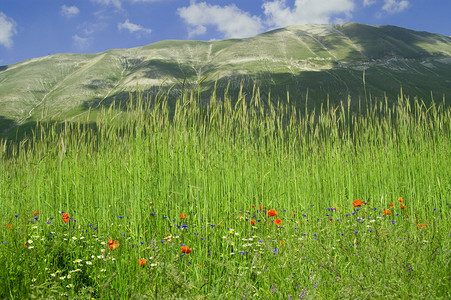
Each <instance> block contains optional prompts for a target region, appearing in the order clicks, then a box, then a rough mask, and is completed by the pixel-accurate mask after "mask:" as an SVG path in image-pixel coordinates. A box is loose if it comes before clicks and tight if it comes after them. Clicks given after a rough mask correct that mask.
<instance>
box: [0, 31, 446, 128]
mask: <svg viewBox="0 0 451 300" xmlns="http://www.w3.org/2000/svg"><path fill="white" fill-rule="evenodd" d="M363 75H365V76H363ZM363 78H365V83H366V85H365V87H366V90H365V89H364V84H363ZM200 82H202V84H201V85H200V89H201V90H202V91H203V96H204V97H205V100H207V99H208V97H209V95H210V93H211V91H212V89H213V86H214V85H215V83H216V85H217V92H218V95H219V96H221V95H223V92H224V89H226V88H227V87H228V89H229V94H230V95H234V94H236V93H238V90H239V88H240V85H241V84H244V92H245V93H247V94H250V93H251V92H252V88H253V87H254V85H257V86H259V87H260V91H261V93H262V95H263V96H265V95H266V94H267V93H268V92H269V91H271V98H272V99H277V98H280V99H281V100H282V101H283V100H284V99H286V93H287V90H288V91H289V92H290V100H291V101H295V103H296V104H297V105H298V106H302V105H303V104H304V103H305V97H306V94H307V91H308V95H309V103H311V105H314V104H315V103H319V102H321V101H323V100H324V99H326V98H329V99H330V101H331V102H332V103H336V102H339V101H341V100H344V99H346V98H347V96H348V95H350V96H351V97H352V99H355V100H356V101H355V103H357V99H358V98H359V97H360V98H361V99H365V95H366V97H369V95H371V97H373V98H381V97H383V96H384V95H385V94H386V95H388V96H389V98H390V97H393V98H395V97H394V96H395V95H396V94H398V93H399V91H400V88H401V87H402V89H403V92H404V93H405V94H407V95H410V96H412V97H414V96H418V97H420V98H423V99H424V100H425V101H426V102H427V101H429V100H430V99H431V92H432V95H433V96H434V97H435V98H436V99H438V100H442V99H443V96H445V97H446V99H449V98H450V97H451V38H450V37H446V36H443V35H439V34H432V33H427V32H418V31H412V30H408V29H404V28H399V27H394V26H369V25H363V24H356V23H348V24H342V25H304V26H289V27H286V28H281V29H276V30H273V31H270V32H266V33H263V34H260V35H257V36H255V37H251V38H247V39H229V40H222V41H212V42H200V41H161V42H157V43H154V44H150V45H147V46H144V47H139V48H133V49H115V50H109V51H105V52H103V53H97V54H88V55H81V54H55V55H50V56H46V57H41V58H35V59H30V60H26V61H23V62H19V63H16V64H13V65H9V66H3V67H0V132H2V133H3V134H5V133H6V132H8V131H10V130H11V129H13V128H14V127H15V126H17V125H21V124H25V123H26V122H30V121H33V120H36V119H44V120H47V119H48V120H50V119H52V120H64V119H68V118H69V119H75V118H77V117H78V116H80V115H82V114H83V113H84V112H86V111H87V110H88V109H91V110H96V109H97V108H99V107H100V106H101V105H108V104H110V103H111V102H112V101H125V100H126V99H127V98H128V93H129V91H136V89H137V87H138V88H139V89H140V90H141V91H144V92H147V93H150V94H152V93H156V92H157V91H158V89H160V88H161V89H163V90H169V88H171V87H172V89H171V93H172V94H173V95H174V97H173V98H174V99H176V98H177V96H178V95H180V93H181V91H182V89H192V88H195V87H197V86H198V84H199V83H200Z"/></svg>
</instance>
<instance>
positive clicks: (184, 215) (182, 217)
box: [180, 213, 188, 219]
mask: <svg viewBox="0 0 451 300" xmlns="http://www.w3.org/2000/svg"><path fill="white" fill-rule="evenodd" d="M180 219H188V216H187V215H186V214H182V213H180Z"/></svg>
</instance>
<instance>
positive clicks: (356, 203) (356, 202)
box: [352, 199, 363, 207]
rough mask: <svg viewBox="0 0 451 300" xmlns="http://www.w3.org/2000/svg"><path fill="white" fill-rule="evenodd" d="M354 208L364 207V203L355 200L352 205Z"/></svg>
mask: <svg viewBox="0 0 451 300" xmlns="http://www.w3.org/2000/svg"><path fill="white" fill-rule="evenodd" d="M352 205H353V206H354V207H359V206H362V205H363V201H362V200H358V199H357V200H354V203H353V204H352Z"/></svg>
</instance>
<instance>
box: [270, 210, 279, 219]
mask: <svg viewBox="0 0 451 300" xmlns="http://www.w3.org/2000/svg"><path fill="white" fill-rule="evenodd" d="M277 215H278V213H277V211H275V210H274V209H270V210H268V217H274V216H277Z"/></svg>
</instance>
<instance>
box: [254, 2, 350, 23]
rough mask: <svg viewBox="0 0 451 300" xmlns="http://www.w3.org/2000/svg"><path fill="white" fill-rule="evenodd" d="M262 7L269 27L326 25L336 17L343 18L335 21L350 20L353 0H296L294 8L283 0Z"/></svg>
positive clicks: (264, 4)
mask: <svg viewBox="0 0 451 300" xmlns="http://www.w3.org/2000/svg"><path fill="white" fill-rule="evenodd" d="M262 7H263V10H264V13H265V15H266V17H267V20H266V22H267V24H268V25H269V26H275V27H284V26H288V25H300V24H328V23H330V22H331V18H332V17H333V16H337V15H343V16H344V18H343V17H341V18H336V20H341V21H345V20H347V19H350V17H351V12H352V11H353V10H354V0H296V1H295V3H294V8H291V7H289V6H287V4H286V1H285V0H275V1H268V2H265V3H263V6H262Z"/></svg>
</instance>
